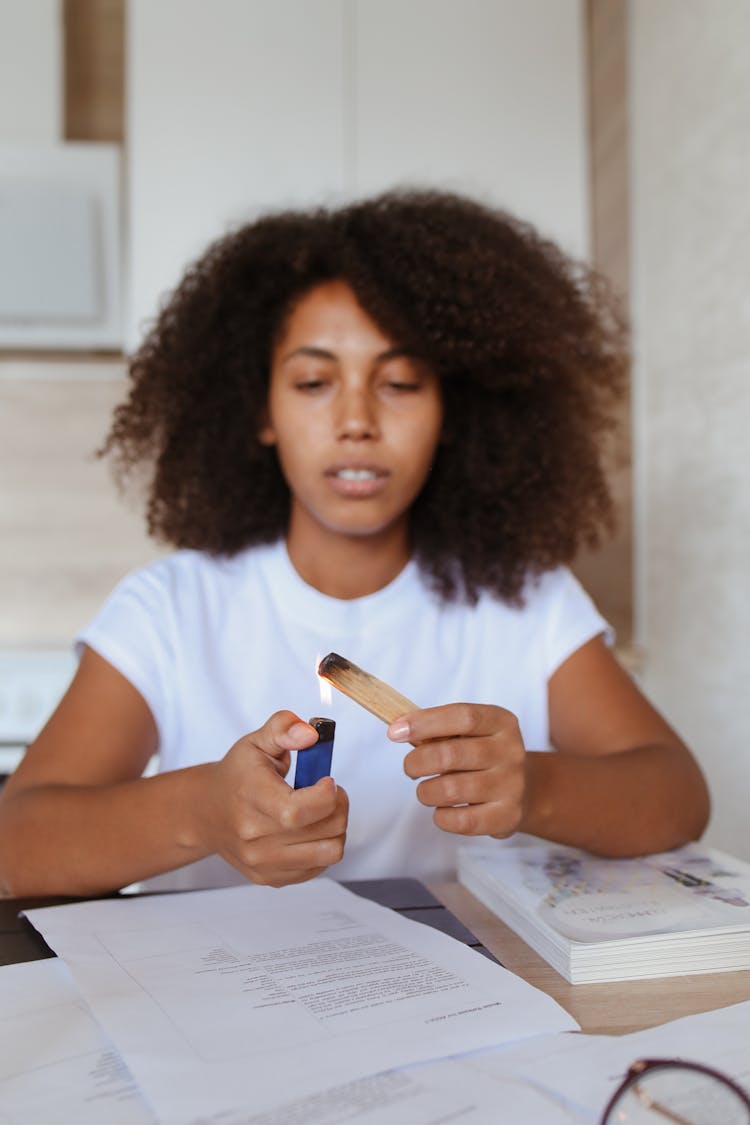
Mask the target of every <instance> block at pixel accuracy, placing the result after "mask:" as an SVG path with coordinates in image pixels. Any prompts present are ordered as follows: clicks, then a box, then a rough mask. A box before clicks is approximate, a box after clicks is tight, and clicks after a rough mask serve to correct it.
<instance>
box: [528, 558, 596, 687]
mask: <svg viewBox="0 0 750 1125" xmlns="http://www.w3.org/2000/svg"><path fill="white" fill-rule="evenodd" d="M540 593H541V596H542V597H543V598H544V600H546V601H547V606H546V612H545V614H544V620H545V622H546V634H545V646H544V651H545V664H546V669H545V670H546V675H547V679H549V677H550V676H551V675H552V674H553V672H555V671H556V669H557V668H559V667H560V665H561V664H562V663H563V662H564V661H565V660H567V659H568V657H569V656H571V655H572V654H573V653H574V652H575V651H576V649H579V648H580V647H581V645H584V644H586V642H587V641H590V640H591V639H592V638H593V637H597V636H603V637H604V640H605V641H606V643H607V644H609V645H612V644H614V640H615V637H614V630H613V629H612V627H611V626H610V625H609V623H608V622H607V621H606V620H605V618H604V617H603V616H602V614H601V613H600V612H599V610H598V609H597V607H596V605H595V604H594V602H593V600H592V598H591V597H590V596H589V594H588V593H587V592H586V591H585V590H584V588H583V586H581V584H580V582H579V581H578V579H577V578H576V577H575V575H573V574H571V572H570V571H569V570H567V569H566V568H564V567H561V568H559V569H558V570H554V571H552V572H550V573H549V574H546V575H545V576H544V578H543V579H542V581H541V589H540Z"/></svg>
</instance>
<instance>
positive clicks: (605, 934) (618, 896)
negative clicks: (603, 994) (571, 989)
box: [458, 841, 750, 984]
mask: <svg viewBox="0 0 750 1125" xmlns="http://www.w3.org/2000/svg"><path fill="white" fill-rule="evenodd" d="M458 877H459V880H460V882H461V883H462V884H463V885H464V886H465V887H467V888H468V890H470V891H471V892H472V894H474V895H475V896H476V897H477V898H478V899H480V901H481V902H483V903H484V905H485V906H487V907H488V908H489V909H490V910H491V911H493V913H495V914H497V915H498V917H499V918H501V919H502V920H503V922H505V923H506V924H507V925H508V926H510V927H511V929H513V930H515V932H516V933H517V934H518V935H519V936H520V937H522V938H523V940H524V941H525V942H527V943H528V945H530V946H531V947H532V948H533V949H535V950H536V951H537V953H539V954H540V955H541V956H542V957H544V958H545V960H547V961H548V962H549V963H550V965H552V966H553V968H555V969H556V970H557V971H558V973H561V974H562V976H564V977H565V978H566V979H567V980H569V981H571V983H572V984H581V983H584V982H591V981H617V980H637V979H641V978H646V977H664V976H677V975H682V974H686V973H717V972H728V971H731V970H735V969H750V864H747V863H744V862H743V861H741V860H739V859H733V858H732V857H731V856H728V855H725V854H723V853H722V852H719V851H717V850H716V849H715V848H708V847H705V846H703V845H700V844H688V845H687V846H686V847H684V848H678V849H676V850H675V851H671V852H661V853H659V854H658V855H649V856H643V857H641V858H639V859H599V858H596V857H594V856H591V855H589V854H587V853H586V852H583V851H579V850H578V849H577V848H568V847H564V846H562V845H558V844H549V843H541V842H538V843H529V842H526V841H523V842H521V843H519V844H506V845H496V846H494V847H493V846H492V845H481V846H480V845H474V844H471V845H466V846H464V847H462V848H461V849H460V851H459V861H458Z"/></svg>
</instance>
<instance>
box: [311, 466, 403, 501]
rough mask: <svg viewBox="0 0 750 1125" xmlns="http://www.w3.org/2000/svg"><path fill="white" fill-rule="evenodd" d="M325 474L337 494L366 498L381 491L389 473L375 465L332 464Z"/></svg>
mask: <svg viewBox="0 0 750 1125" xmlns="http://www.w3.org/2000/svg"><path fill="white" fill-rule="evenodd" d="M325 476H326V479H327V480H328V481H330V483H331V487H332V488H333V490H334V492H336V493H337V495H339V496H346V497H350V498H354V499H367V498H369V497H370V496H377V495H378V493H380V492H382V491H383V489H384V488H385V485H386V481H387V480H388V476H389V474H388V473H387V472H386V471H385V469H381V468H380V467H378V466H376V465H334V466H333V467H332V468H330V469H327V470H326V473H325Z"/></svg>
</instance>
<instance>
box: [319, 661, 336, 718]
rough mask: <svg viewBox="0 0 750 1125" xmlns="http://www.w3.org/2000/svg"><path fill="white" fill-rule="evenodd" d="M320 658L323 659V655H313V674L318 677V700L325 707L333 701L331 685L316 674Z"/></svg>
mask: <svg viewBox="0 0 750 1125" xmlns="http://www.w3.org/2000/svg"><path fill="white" fill-rule="evenodd" d="M322 659H323V657H322V656H320V654H318V656H316V657H315V675H316V676H317V677H318V690H319V691H320V702H321V703H322V704H324V705H325V706H326V707H327V706H328V705H329V704H331V703H332V702H333V687H332V686H331V684H330V683H329V682H328V680H324V679H323V677H322V676H318V665H319V664H320V662H321V660H322Z"/></svg>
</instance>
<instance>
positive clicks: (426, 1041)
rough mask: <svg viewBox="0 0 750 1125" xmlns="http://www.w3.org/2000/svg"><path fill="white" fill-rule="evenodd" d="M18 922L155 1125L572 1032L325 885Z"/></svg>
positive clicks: (478, 971) (37, 913) (488, 969)
mask: <svg viewBox="0 0 750 1125" xmlns="http://www.w3.org/2000/svg"><path fill="white" fill-rule="evenodd" d="M27 916H28V918H29V919H30V921H31V922H32V923H33V924H34V925H35V926H36V927H37V929H39V930H40V932H41V933H42V934H43V936H44V938H45V940H46V941H47V942H48V943H49V945H50V946H51V947H52V948H53V949H55V950H56V951H57V952H58V953H59V954H60V955H61V956H62V957H64V959H65V960H66V962H67V963H68V965H69V967H70V969H71V971H72V973H73V975H74V977H75V979H76V982H77V984H78V986H79V988H80V990H81V992H82V994H83V996H84V997H85V999H86V1000H87V1002H88V1003H89V1004H90V1006H91V1008H92V1010H93V1012H94V1013H95V1015H96V1017H97V1019H98V1020H99V1022H100V1023H101V1025H102V1027H103V1028H104V1029H105V1030H106V1032H107V1033H108V1035H110V1037H111V1038H112V1039H113V1041H114V1042H115V1044H116V1045H117V1047H118V1049H119V1050H120V1051H121V1053H122V1055H123V1057H124V1059H125V1060H126V1062H127V1064H128V1066H129V1067H130V1069H131V1071H132V1073H133V1074H134V1075H135V1077H136V1078H137V1080H138V1082H139V1084H140V1085H141V1087H142V1089H143V1090H144V1092H145V1093H146V1095H147V1097H148V1099H149V1101H150V1102H151V1104H152V1105H153V1106H154V1107H155V1109H156V1110H157V1112H158V1113H159V1116H160V1118H161V1119H162V1120H163V1121H164V1122H165V1123H169V1122H181V1123H182V1122H185V1121H191V1120H197V1119H198V1118H199V1117H206V1118H209V1117H211V1116H212V1115H216V1114H218V1113H222V1112H223V1113H226V1114H227V1115H228V1119H229V1120H231V1114H233V1113H235V1114H236V1113H238V1112H239V1111H241V1110H242V1109H243V1108H247V1107H248V1106H252V1107H253V1108H254V1110H255V1111H256V1112H261V1111H264V1110H270V1109H273V1108H274V1107H277V1106H278V1105H279V1104H281V1103H282V1102H284V1101H287V1102H288V1101H290V1100H293V1099H299V1098H304V1097H308V1096H310V1095H312V1094H316V1093H319V1092H321V1091H324V1090H326V1089H329V1088H330V1087H333V1086H336V1085H339V1084H341V1083H349V1082H352V1081H356V1080H357V1079H359V1078H364V1077H366V1076H368V1075H373V1074H376V1073H379V1072H384V1071H388V1070H391V1069H393V1068H395V1067H403V1066H405V1065H407V1064H410V1063H414V1062H420V1061H425V1060H434V1059H437V1058H440V1057H442V1056H447V1055H455V1054H459V1053H462V1052H465V1051H473V1050H476V1049H478V1048H483V1047H486V1046H490V1045H495V1044H500V1043H504V1042H509V1041H514V1040H518V1039H521V1038H523V1037H525V1036H530V1035H536V1034H539V1033H541V1032H553V1031H566V1030H570V1029H573V1028H576V1027H577V1024H576V1023H575V1021H574V1020H573V1019H572V1017H570V1016H569V1015H568V1014H567V1013H566V1012H565V1011H563V1009H562V1008H560V1007H559V1005H557V1004H556V1003H555V1002H554V1001H553V1000H551V999H550V998H549V997H548V996H546V995H545V994H544V993H541V992H540V991H538V990H537V989H534V988H532V987H531V986H530V985H528V984H526V983H525V982H524V981H522V980H520V979H519V978H518V977H515V976H513V975H512V974H511V973H508V972H506V970H504V969H502V968H500V967H499V966H498V965H496V964H493V963H492V962H491V961H489V960H488V959H487V958H485V957H483V956H481V955H480V954H477V953H476V952H474V951H473V950H471V949H469V948H468V947H467V946H464V945H463V944H461V943H460V942H456V941H454V940H453V939H451V938H448V937H446V935H444V934H442V933H439V932H438V931H436V930H434V929H432V928H431V927H428V926H423V925H420V924H419V923H415V922H411V921H409V920H408V919H405V918H402V917H401V916H399V915H398V914H396V913H395V912H394V911H391V910H388V909H386V908H384V907H381V906H378V905H376V904H375V903H372V902H370V901H368V900H366V899H364V898H361V897H360V896H358V895H355V894H353V893H352V892H350V891H348V890H346V889H345V888H343V887H341V886H340V885H339V884H337V883H335V882H333V881H331V880H328V879H318V880H315V881H314V882H312V883H306V884H302V885H300V886H293V887H285V888H281V889H280V890H277V889H272V888H268V887H252V886H243V887H232V888H227V889H222V890H212V891H198V892H192V893H187V894H177V895H153V896H147V897H144V898H139V899H125V900H123V899H107V900H102V901H99V902H87V903H78V904H74V905H69V906H58V907H49V908H46V909H42V910H33V911H29V912H28V913H27Z"/></svg>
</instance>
